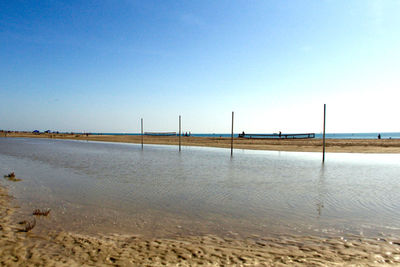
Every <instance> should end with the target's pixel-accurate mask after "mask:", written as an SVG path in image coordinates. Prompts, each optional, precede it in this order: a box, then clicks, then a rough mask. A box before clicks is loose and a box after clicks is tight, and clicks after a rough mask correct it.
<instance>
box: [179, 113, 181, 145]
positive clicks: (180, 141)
mask: <svg viewBox="0 0 400 267" xmlns="http://www.w3.org/2000/svg"><path fill="white" fill-rule="evenodd" d="M179 151H181V115H179Z"/></svg>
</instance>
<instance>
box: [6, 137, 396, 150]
mask: <svg viewBox="0 0 400 267" xmlns="http://www.w3.org/2000/svg"><path fill="white" fill-rule="evenodd" d="M2 137H4V134H2ZM7 137H27V138H56V139H72V140H89V141H106V142H123V143H136V144H140V143H141V136H133V135H89V136H86V135H80V134H32V133H8V134H7ZM181 142H182V146H202V147H221V148H230V146H231V139H230V138H226V137H192V136H191V137H181ZM144 144H159V145H178V144H179V138H178V137H177V136H172V137H171V136H144ZM234 148H235V149H254V150H274V151H297V152H321V151H322V139H246V138H234ZM326 151H327V152H337V153H400V139H381V140H378V139H326Z"/></svg>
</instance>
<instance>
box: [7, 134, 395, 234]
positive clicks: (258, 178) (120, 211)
mask: <svg viewBox="0 0 400 267" xmlns="http://www.w3.org/2000/svg"><path fill="white" fill-rule="evenodd" d="M399 162H400V155H398V154H341V153H337V154H336V153H335V154H333V153H330V154H327V157H326V163H325V165H324V166H323V165H322V164H321V154H320V153H298V152H268V151H249V150H235V154H234V157H233V158H231V157H230V150H227V149H219V148H195V147H183V149H182V152H181V153H179V152H178V149H177V147H176V146H151V145H145V148H144V150H143V151H142V150H141V146H140V145H136V144H118V143H100V142H81V141H69V140H46V139H23V138H0V172H1V174H7V173H8V172H11V171H15V173H16V174H17V177H18V178H21V179H23V181H21V182H16V183H15V182H14V183H13V182H10V181H7V180H5V179H4V180H2V181H1V184H3V185H7V186H8V187H9V188H10V190H11V194H12V195H14V196H15V198H16V199H17V202H18V203H19V205H20V206H21V211H20V214H19V216H20V217H24V216H28V215H29V214H30V213H31V211H32V209H35V208H46V207H49V208H51V209H52V212H51V216H50V218H48V219H45V220H43V219H42V220H41V221H40V222H39V224H40V225H41V227H45V228H56V229H64V230H70V231H84V232H92V233H97V232H105V231H108V232H109V231H112V232H120V233H132V232H134V233H138V234H142V235H145V236H153V237H168V236H178V235H188V234H190V235H197V234H207V233H212V234H219V235H224V236H241V237H245V236H250V235H267V234H279V233H294V234H314V235H342V234H349V233H350V234H357V235H358V234H361V235H376V234H379V233H381V234H382V233H383V234H394V235H399V233H400V165H399Z"/></svg>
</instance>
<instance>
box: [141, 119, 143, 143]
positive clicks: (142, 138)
mask: <svg viewBox="0 0 400 267" xmlns="http://www.w3.org/2000/svg"><path fill="white" fill-rule="evenodd" d="M140 122H141V123H140V124H141V129H142V130H141V133H142V149H143V118H142V119H140Z"/></svg>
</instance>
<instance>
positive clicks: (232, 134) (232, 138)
mask: <svg viewBox="0 0 400 267" xmlns="http://www.w3.org/2000/svg"><path fill="white" fill-rule="evenodd" d="M233 116H234V113H233V111H232V132H231V157H232V156H233Z"/></svg>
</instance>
